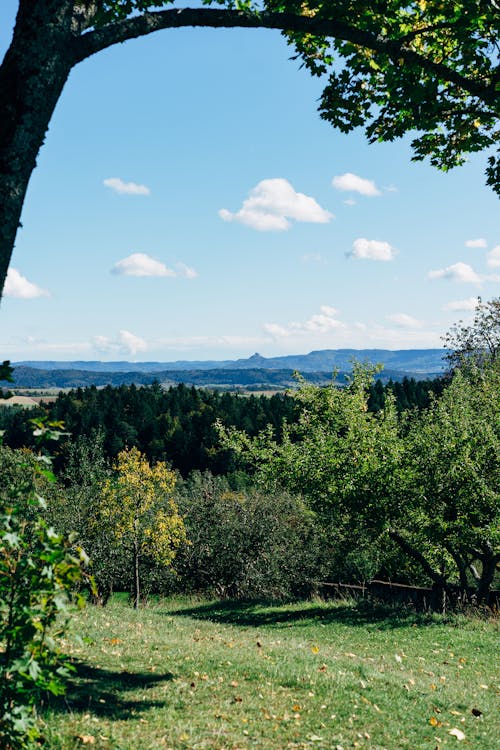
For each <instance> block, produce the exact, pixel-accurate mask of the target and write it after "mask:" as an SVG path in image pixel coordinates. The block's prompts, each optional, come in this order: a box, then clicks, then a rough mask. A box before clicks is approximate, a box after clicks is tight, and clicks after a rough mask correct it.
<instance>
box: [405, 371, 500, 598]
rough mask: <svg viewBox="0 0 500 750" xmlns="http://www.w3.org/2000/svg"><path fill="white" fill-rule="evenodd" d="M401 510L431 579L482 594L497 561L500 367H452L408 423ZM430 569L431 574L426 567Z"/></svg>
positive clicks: (499, 552) (499, 553)
mask: <svg viewBox="0 0 500 750" xmlns="http://www.w3.org/2000/svg"><path fill="white" fill-rule="evenodd" d="M404 463H405V468H404V481H403V483H402V486H401V490H402V498H401V500H402V502H401V509H400V513H401V515H403V514H404V518H400V519H398V520H396V523H397V524H398V525H399V528H400V529H402V530H404V531H402V533H404V536H405V540H406V541H408V542H411V545H412V548H413V550H419V554H421V553H422V552H425V553H426V559H427V561H429V562H432V564H433V567H434V570H435V576H434V580H437V578H438V576H439V574H441V576H442V577H443V578H449V577H452V578H454V579H455V580H456V579H457V578H458V580H459V582H460V584H461V587H462V589H463V590H464V592H467V590H468V588H469V585H471V584H472V583H473V584H474V587H475V590H476V596H477V598H478V599H479V600H482V599H484V597H485V596H486V594H487V592H488V590H489V588H490V586H491V584H492V582H493V578H494V575H495V568H496V566H497V564H498V563H499V562H500V491H499V487H500V367H499V366H498V361H497V362H496V364H490V365H489V366H488V367H486V368H485V369H484V370H483V371H476V372H475V373H474V374H472V373H470V372H469V373H468V374H466V375H465V374H463V373H462V372H461V371H457V372H456V374H455V376H454V377H453V380H452V381H451V383H450V385H449V386H448V387H447V388H446V389H445V390H444V392H443V394H442V396H441V398H440V399H436V400H435V401H434V402H433V404H432V406H431V408H430V409H429V410H428V411H427V412H426V413H424V414H422V415H420V417H419V418H418V419H415V420H414V422H413V423H412V425H411V427H410V430H409V434H408V437H407V439H406V448H405V461H404ZM428 572H429V573H431V574H432V571H430V570H429V571H428Z"/></svg>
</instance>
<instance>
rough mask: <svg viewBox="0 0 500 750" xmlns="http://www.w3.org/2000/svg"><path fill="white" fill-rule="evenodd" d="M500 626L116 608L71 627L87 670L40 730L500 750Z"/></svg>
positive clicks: (63, 748) (122, 742) (99, 740)
mask: <svg viewBox="0 0 500 750" xmlns="http://www.w3.org/2000/svg"><path fill="white" fill-rule="evenodd" d="M498 630H499V628H498V621H496V622H495V621H488V620H486V619H485V620H481V619H465V618H463V617H460V618H451V619H448V620H446V621H445V620H443V618H439V617H436V616H423V615H422V616H419V615H415V614H399V615H397V614H390V613H388V612H387V611H385V612H384V611H378V610H373V609H368V608H366V607H363V606H357V605H354V604H346V603H342V604H339V603H322V602H321V603H316V602H311V603H300V604H290V605H286V606H264V605H254V604H251V605H250V604H234V603H207V602H197V601H194V600H192V601H187V600H185V599H184V600H170V601H165V602H160V603H155V604H153V605H151V606H148V607H146V608H144V609H142V610H139V611H134V610H132V609H131V608H130V607H128V606H127V605H126V603H124V602H121V601H116V600H115V601H113V602H112V603H111V604H110V605H109V606H108V607H107V608H105V609H97V608H93V607H90V606H89V607H87V609H86V610H84V611H83V612H82V613H79V614H78V615H76V616H75V617H74V619H73V622H72V627H71V631H70V633H69V634H68V636H67V638H66V641H65V649H66V651H67V652H68V653H70V654H71V655H72V657H73V658H74V660H75V665H76V668H77V673H76V676H75V678H74V680H73V682H72V684H71V686H70V689H69V690H68V693H67V695H66V697H65V699H61V700H60V702H58V703H54V704H52V705H51V706H46V707H45V708H44V709H43V711H42V715H41V718H42V722H43V726H44V728H43V734H44V738H45V740H46V743H47V746H48V747H49V748H50V749H51V750H52V749H53V750H72V749H73V748H80V747H83V746H86V745H87V746H89V747H92V748H107V749H112V748H116V749H118V748H119V749H120V750H129V749H130V750H132V749H134V750H153V748H154V749H157V748H160V749H161V748H175V750H177V749H179V750H180V749H186V750H187V749H188V748H189V749H191V748H200V749H202V748H203V749H204V748H214V749H215V748H217V750H222V749H223V748H224V749H227V750H237V749H240V750H246V749H247V748H248V749H249V748H262V749H263V750H264V749H266V750H267V749H271V748H273V749H276V748H278V749H280V748H318V750H319V749H320V748H325V749H326V748H328V749H329V750H335V749H337V750H339V748H344V750H346V749H347V748H366V749H367V750H368V749H371V750H382V748H387V749H392V748H394V749H398V748H409V749H411V750H419V749H420V748H422V749H424V748H425V749H426V750H429V749H431V750H435V749H436V748H442V747H448V748H452V747H455V746H456V745H457V744H458V747H463V748H466V747H468V748H474V750H480V749H481V750H482V749H484V750H494V748H498V747H500V744H499V737H500V725H499V721H498V713H495V712H498V700H499V695H500V684H499V674H498V663H497V641H498ZM77 634H78V635H79V636H82V638H83V640H79V639H78V637H77Z"/></svg>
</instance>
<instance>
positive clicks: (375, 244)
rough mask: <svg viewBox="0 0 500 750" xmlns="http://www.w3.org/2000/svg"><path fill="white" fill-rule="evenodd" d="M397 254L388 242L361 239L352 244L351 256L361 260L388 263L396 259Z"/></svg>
mask: <svg viewBox="0 0 500 750" xmlns="http://www.w3.org/2000/svg"><path fill="white" fill-rule="evenodd" d="M395 253H396V251H395V249H394V248H393V247H392V246H391V245H390V244H389V243H388V242H383V241H381V240H367V239H365V238H364V237H359V238H358V239H357V240H354V242H353V243H352V251H351V252H350V253H349V255H350V256H352V257H353V258H358V259H359V260H381V261H388V260H393V259H394V256H395Z"/></svg>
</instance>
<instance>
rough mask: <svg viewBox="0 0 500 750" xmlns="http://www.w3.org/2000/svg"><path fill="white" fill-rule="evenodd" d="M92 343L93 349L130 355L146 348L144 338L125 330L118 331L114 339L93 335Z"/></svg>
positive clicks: (106, 352)
mask: <svg viewBox="0 0 500 750" xmlns="http://www.w3.org/2000/svg"><path fill="white" fill-rule="evenodd" d="M93 344H94V347H95V349H97V350H98V351H100V352H103V353H105V354H124V355H131V356H135V355H136V354H138V352H145V351H146V350H147V348H148V345H147V343H146V342H145V341H144V339H141V338H140V337H139V336H136V335H135V334H134V333H130V331H125V330H122V331H120V332H119V334H118V337H117V338H116V339H110V338H108V337H107V336H95V338H94V341H93Z"/></svg>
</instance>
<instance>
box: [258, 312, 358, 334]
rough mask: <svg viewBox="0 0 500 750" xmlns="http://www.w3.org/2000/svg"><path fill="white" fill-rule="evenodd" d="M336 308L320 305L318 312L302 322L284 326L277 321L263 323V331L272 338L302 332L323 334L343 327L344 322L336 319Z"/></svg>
mask: <svg viewBox="0 0 500 750" xmlns="http://www.w3.org/2000/svg"><path fill="white" fill-rule="evenodd" d="M336 315H338V310H336V309H335V308H334V307H330V306H329V305H322V306H321V307H320V311H319V313H315V314H314V315H312V316H311V317H310V318H309V320H306V321H304V322H297V321H293V322H291V323H289V324H288V325H286V326H282V325H279V324H278V323H265V324H264V326H263V328H264V331H265V332H266V333H267V334H269V336H272V337H273V338H275V339H276V338H278V339H279V338H287V337H289V336H294V335H303V334H325V333H330V332H331V331H333V330H338V329H339V328H344V323H342V322H341V321H340V320H337V319H336V317H335V316H336Z"/></svg>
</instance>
